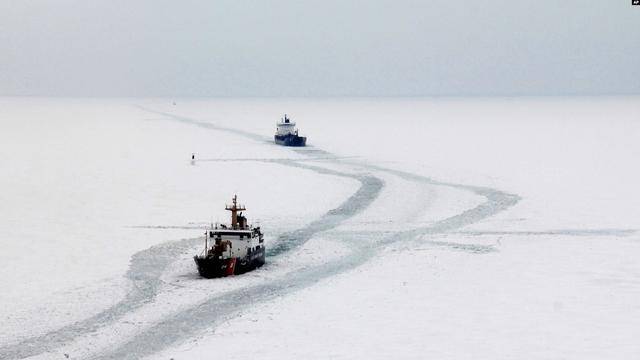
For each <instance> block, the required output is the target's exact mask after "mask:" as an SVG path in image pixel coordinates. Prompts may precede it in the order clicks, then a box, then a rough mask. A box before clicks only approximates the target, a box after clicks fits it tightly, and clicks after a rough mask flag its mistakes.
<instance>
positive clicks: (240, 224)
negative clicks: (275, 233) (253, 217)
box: [205, 196, 263, 259]
mask: <svg viewBox="0 0 640 360" xmlns="http://www.w3.org/2000/svg"><path fill="white" fill-rule="evenodd" d="M225 209H226V210H229V211H231V225H224V224H220V225H217V224H216V226H215V227H212V228H211V229H209V230H207V235H206V238H205V249H206V250H207V251H206V253H207V255H213V256H215V255H220V256H221V257H222V258H223V259H227V258H233V257H237V258H242V257H245V256H247V255H249V254H251V253H252V252H253V251H254V250H256V249H257V248H258V247H260V246H261V245H262V242H263V237H262V234H261V233H260V227H256V228H251V227H250V226H249V225H247V218H246V217H244V216H243V215H242V211H244V210H246V208H245V207H244V206H243V205H239V204H238V203H237V196H234V197H233V204H232V205H227V206H226V207H225ZM238 212H240V213H238Z"/></svg>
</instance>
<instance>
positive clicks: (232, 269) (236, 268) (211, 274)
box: [193, 247, 265, 279]
mask: <svg viewBox="0 0 640 360" xmlns="http://www.w3.org/2000/svg"><path fill="white" fill-rule="evenodd" d="M193 260H194V261H195V262H196V265H197V266H198V273H199V274H200V276H202V277H205V278H208V279H211V278H219V277H225V276H230V275H240V274H244V273H246V272H248V271H251V270H254V269H256V268H259V267H260V266H262V265H264V263H265V250H264V247H261V248H259V249H257V250H256V251H254V252H253V253H251V254H249V255H247V256H245V257H243V258H229V259H220V258H219V257H215V256H207V257H201V256H194V257H193Z"/></svg>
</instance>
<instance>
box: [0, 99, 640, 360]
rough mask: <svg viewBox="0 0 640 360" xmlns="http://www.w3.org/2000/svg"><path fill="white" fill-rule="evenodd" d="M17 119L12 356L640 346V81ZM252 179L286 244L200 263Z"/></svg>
mask: <svg viewBox="0 0 640 360" xmlns="http://www.w3.org/2000/svg"><path fill="white" fill-rule="evenodd" d="M285 112H286V113H287V114H288V115H289V116H291V117H292V118H293V119H294V120H296V121H297V122H298V127H299V128H300V132H301V133H302V134H303V135H306V136H308V144H309V145H310V146H308V147H306V148H303V149H294V148H285V147H280V146H276V145H274V144H273V143H272V134H273V130H274V126H275V122H276V121H277V120H278V119H279V118H280V117H281V116H282V114H283V113H285ZM0 130H1V131H0V169H1V170H2V173H1V174H2V175H1V176H0V189H2V191H1V192H0V246H1V249H2V251H0V289H1V290H2V291H0V359H25V358H28V359H66V358H71V359H140V358H146V359H171V358H173V359H176V360H177V359H211V358H217V357H224V358H227V359H253V358H256V357H260V358H262V359H276V358H278V359H282V358H309V359H326V358H332V359H364V358H366V359H388V358H403V359H424V358H437V359H522V358H526V359H633V358H639V357H640V341H638V339H639V338H640V262H638V259H639V258H640V190H639V189H638V185H639V184H640V167H639V166H638V159H639V158H640V97H584V98H580V97H576V98H554V97H549V98H486V99H483V98H470V99H468V98H437V99H432V98H425V99H422V98H404V99H402V98H401V99H376V98H372V99H339V98H336V99H64V98H0ZM192 153H195V154H196V161H195V162H192V161H191V154H192ZM236 193H237V194H238V197H239V198H240V199H241V200H242V202H243V203H244V204H246V206H247V208H248V211H247V217H248V218H249V220H250V221H253V222H254V223H258V222H259V223H260V225H261V226H262V228H263V230H264V231H265V233H266V241H267V247H268V249H269V252H268V258H267V262H268V263H267V265H265V266H264V267H263V268H261V269H259V270H257V271H254V272H251V273H248V274H245V275H241V276H236V277H232V278H225V279H214V280H205V279H201V278H199V277H198V276H197V271H196V268H195V265H194V264H193V260H192V256H193V255H194V254H195V253H197V252H198V251H199V250H200V248H201V247H202V237H201V234H202V232H203V231H204V228H205V227H207V226H209V225H210V224H211V223H213V222H218V221H226V218H227V214H226V213H225V211H224V204H225V202H228V201H229V200H230V198H231V196H232V195H233V194H236Z"/></svg>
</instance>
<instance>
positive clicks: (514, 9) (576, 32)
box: [0, 0, 640, 96]
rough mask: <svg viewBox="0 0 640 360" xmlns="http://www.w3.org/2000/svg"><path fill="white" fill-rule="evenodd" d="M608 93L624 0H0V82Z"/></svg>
mask: <svg viewBox="0 0 640 360" xmlns="http://www.w3.org/2000/svg"><path fill="white" fill-rule="evenodd" d="M621 93H622V94H624V93H640V6H631V0H590V1H585V0H562V1H559V0H537V1H514V0H484V1H453V0H431V1H428V0H424V1H398V0H394V1H381V0H371V1H335V0H322V1H293V0H278V1H239V0H224V1H215V0H207V1H205V0H202V1H193V0H186V1H163V0H153V1H152V0H142V1H134V0H130V1H124V0H94V1H86V0H85V1H79V0H78V1H74V0H57V1H53V0H50V1H46V0H34V1H28V0H20V1H18V0H0V95H43V96H341V95H348V96H398V95H523V94H530V95H545V94H549V95H552V94H621Z"/></svg>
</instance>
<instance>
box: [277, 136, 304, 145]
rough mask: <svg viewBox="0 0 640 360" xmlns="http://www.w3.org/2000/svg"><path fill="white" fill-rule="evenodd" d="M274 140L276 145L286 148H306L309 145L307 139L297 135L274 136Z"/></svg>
mask: <svg viewBox="0 0 640 360" xmlns="http://www.w3.org/2000/svg"><path fill="white" fill-rule="evenodd" d="M273 139H274V140H275V142H276V144H278V145H284V146H305V145H306V144H307V138H306V137H304V136H297V135H292V134H289V135H274V137H273Z"/></svg>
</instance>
